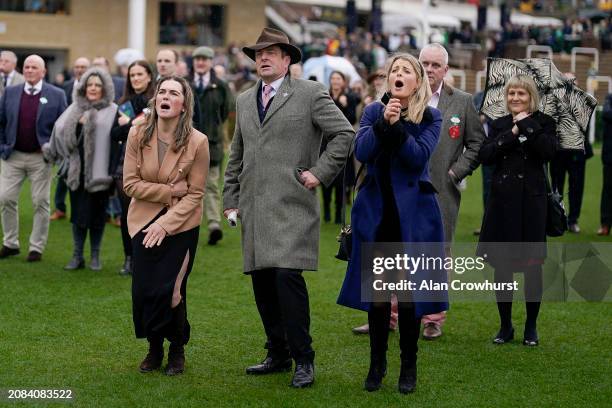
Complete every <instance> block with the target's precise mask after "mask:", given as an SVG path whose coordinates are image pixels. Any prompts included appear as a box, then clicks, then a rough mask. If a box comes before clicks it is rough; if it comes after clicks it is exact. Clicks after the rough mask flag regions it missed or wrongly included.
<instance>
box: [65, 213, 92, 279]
mask: <svg viewBox="0 0 612 408" xmlns="http://www.w3.org/2000/svg"><path fill="white" fill-rule="evenodd" d="M86 237H87V230H86V229H84V228H80V227H78V226H76V225H75V224H72V239H73V241H74V251H73V252H72V259H71V260H70V262H68V265H66V266H64V270H66V271H74V270H77V269H83V268H85V259H84V258H83V246H84V244H85V238H86Z"/></svg>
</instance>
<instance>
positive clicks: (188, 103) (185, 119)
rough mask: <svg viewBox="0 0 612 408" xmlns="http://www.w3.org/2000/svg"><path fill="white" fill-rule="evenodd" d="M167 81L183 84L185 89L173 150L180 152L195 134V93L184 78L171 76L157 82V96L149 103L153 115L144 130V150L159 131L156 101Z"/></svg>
mask: <svg viewBox="0 0 612 408" xmlns="http://www.w3.org/2000/svg"><path fill="white" fill-rule="evenodd" d="M166 81H175V82H178V83H179V84H181V87H182V88H183V99H184V101H183V112H181V115H180V117H179V121H178V125H177V127H176V130H175V131H174V143H173V144H172V150H173V151H175V152H176V151H178V150H179V149H181V148H182V147H184V146H185V145H186V144H187V142H188V141H189V137H190V136H191V132H193V104H194V102H193V92H192V91H191V86H189V83H188V82H187V80H185V79H184V78H181V77H178V76H169V77H164V78H161V79H160V80H159V81H158V82H157V86H156V87H155V94H154V95H153V98H151V100H150V101H149V109H150V110H151V113H150V114H149V115H148V116H147V121H146V123H145V125H144V126H145V128H144V137H143V138H142V140H141V141H140V147H141V148H144V147H145V146H147V145H148V144H149V142H150V141H151V138H152V137H153V135H154V134H155V130H156V129H157V119H158V116H157V110H155V100H156V99H157V94H158V93H159V88H161V85H162V84H163V83H164V82H166Z"/></svg>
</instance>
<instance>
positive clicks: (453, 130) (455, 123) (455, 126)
mask: <svg viewBox="0 0 612 408" xmlns="http://www.w3.org/2000/svg"><path fill="white" fill-rule="evenodd" d="M450 121H451V123H452V125H451V126H450V127H449V128H448V135H449V136H450V138H451V139H457V138H458V137H459V136H460V135H461V128H460V127H459V124H460V123H461V119H459V115H453V117H452V118H451V120H450Z"/></svg>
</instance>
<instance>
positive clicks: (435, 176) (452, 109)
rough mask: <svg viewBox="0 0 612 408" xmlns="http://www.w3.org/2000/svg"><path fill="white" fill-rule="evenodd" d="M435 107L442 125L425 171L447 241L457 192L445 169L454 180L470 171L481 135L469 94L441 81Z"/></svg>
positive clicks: (451, 233) (452, 226)
mask: <svg viewBox="0 0 612 408" xmlns="http://www.w3.org/2000/svg"><path fill="white" fill-rule="evenodd" d="M438 110H439V111H440V112H441V113H442V127H441V129H440V140H439V142H438V146H437V147H436V150H434V152H433V155H432V156H431V160H430V161H429V174H430V175H431V182H432V183H433V185H434V186H435V187H436V189H437V190H438V203H439V204H440V210H441V211H442V222H443V223H444V239H445V241H446V242H448V243H450V242H452V241H453V236H454V234H455V225H456V224H457V215H458V214H459V204H460V203H461V192H460V191H459V190H458V188H457V186H456V184H455V182H454V181H453V180H451V178H450V176H449V175H448V171H449V170H452V171H453V172H454V173H455V175H456V176H457V178H458V180H463V179H464V178H465V177H467V176H469V175H470V174H472V172H473V171H474V170H475V169H476V168H477V167H478V165H479V164H480V162H479V160H478V152H479V150H480V146H481V145H482V143H483V140H484V137H485V134H484V129H483V128H482V124H481V123H480V119H479V117H478V114H477V113H476V110H475V109H474V105H473V104H472V97H471V95H470V94H468V93H465V92H463V91H461V90H459V89H456V88H453V87H451V86H449V85H447V84H444V85H443V87H442V91H441V93H440V101H439V102H438ZM452 126H458V128H459V129H458V133H454V132H451V127H452Z"/></svg>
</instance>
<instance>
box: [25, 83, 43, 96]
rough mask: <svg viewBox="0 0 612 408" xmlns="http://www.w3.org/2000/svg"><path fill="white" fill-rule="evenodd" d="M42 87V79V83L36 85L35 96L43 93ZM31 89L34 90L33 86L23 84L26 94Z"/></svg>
mask: <svg viewBox="0 0 612 408" xmlns="http://www.w3.org/2000/svg"><path fill="white" fill-rule="evenodd" d="M42 86H43V80H42V79H41V80H40V81H38V83H37V84H36V85H34V95H37V94H38V93H39V92H40V91H42ZM30 88H32V85H30V84H29V83H27V82H26V83H24V84H23V91H24V92H26V93H27V92H28V90H29V89H30Z"/></svg>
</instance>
